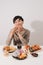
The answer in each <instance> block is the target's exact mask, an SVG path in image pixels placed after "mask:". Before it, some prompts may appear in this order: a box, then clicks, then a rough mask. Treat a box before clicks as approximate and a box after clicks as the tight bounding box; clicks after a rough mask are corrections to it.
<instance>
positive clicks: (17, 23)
mask: <svg viewBox="0 0 43 65" xmlns="http://www.w3.org/2000/svg"><path fill="white" fill-rule="evenodd" d="M15 26H16V27H22V26H23V21H22V20H20V19H17V20H16V21H15Z"/></svg>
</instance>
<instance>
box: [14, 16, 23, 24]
mask: <svg viewBox="0 0 43 65" xmlns="http://www.w3.org/2000/svg"><path fill="white" fill-rule="evenodd" d="M17 19H19V20H21V21H24V19H23V18H22V16H19V15H18V16H15V17H14V18H13V23H15V21H16V20H17Z"/></svg>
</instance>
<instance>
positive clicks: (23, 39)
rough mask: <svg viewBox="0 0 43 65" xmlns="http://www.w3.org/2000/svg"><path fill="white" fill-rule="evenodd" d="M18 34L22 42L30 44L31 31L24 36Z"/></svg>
mask: <svg viewBox="0 0 43 65" xmlns="http://www.w3.org/2000/svg"><path fill="white" fill-rule="evenodd" d="M18 36H19V38H20V40H21V42H22V44H23V45H25V44H28V42H29V38H30V31H26V32H25V34H24V37H23V36H22V35H20V33H18Z"/></svg>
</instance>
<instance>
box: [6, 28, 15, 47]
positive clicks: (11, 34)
mask: <svg viewBox="0 0 43 65" xmlns="http://www.w3.org/2000/svg"><path fill="white" fill-rule="evenodd" d="M13 34H14V29H11V31H10V33H9V35H8V38H7V40H6V44H7V45H8V46H9V45H10V44H11V41H12V38H13Z"/></svg>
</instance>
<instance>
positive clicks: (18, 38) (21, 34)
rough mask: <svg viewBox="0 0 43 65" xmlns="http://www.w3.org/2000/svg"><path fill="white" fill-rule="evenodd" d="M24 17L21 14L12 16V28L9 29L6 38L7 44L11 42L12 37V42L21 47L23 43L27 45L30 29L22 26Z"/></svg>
mask: <svg viewBox="0 0 43 65" xmlns="http://www.w3.org/2000/svg"><path fill="white" fill-rule="evenodd" d="M23 23H24V19H23V18H22V17H21V16H15V17H14V18H13V24H14V26H15V27H14V28H13V29H11V31H10V33H9V35H8V39H7V41H6V43H7V45H10V44H11V41H12V39H13V44H14V45H17V47H18V48H21V46H23V45H27V44H28V42H29V38H30V31H29V30H27V29H25V28H24V27H23Z"/></svg>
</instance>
